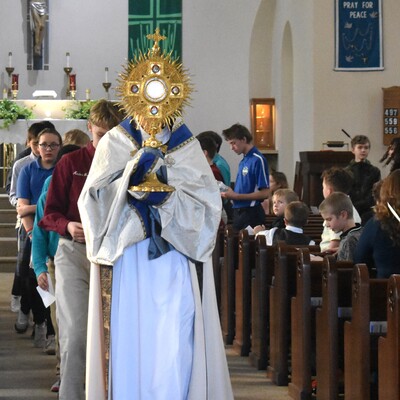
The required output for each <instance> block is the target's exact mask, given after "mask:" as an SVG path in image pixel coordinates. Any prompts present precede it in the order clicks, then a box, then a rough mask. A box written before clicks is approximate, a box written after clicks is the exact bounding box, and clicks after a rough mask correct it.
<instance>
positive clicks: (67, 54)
mask: <svg viewBox="0 0 400 400" xmlns="http://www.w3.org/2000/svg"><path fill="white" fill-rule="evenodd" d="M65 55H66V56H67V68H69V53H68V52H67V53H66V54H65Z"/></svg>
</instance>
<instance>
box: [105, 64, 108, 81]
mask: <svg viewBox="0 0 400 400" xmlns="http://www.w3.org/2000/svg"><path fill="white" fill-rule="evenodd" d="M104 70H105V74H106V77H105V79H106V80H105V81H104V82H106V83H108V67H106V68H105V69H104Z"/></svg>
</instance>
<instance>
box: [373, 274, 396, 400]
mask: <svg viewBox="0 0 400 400" xmlns="http://www.w3.org/2000/svg"><path fill="white" fill-rule="evenodd" d="M378 377H379V379H378V382H379V400H393V399H396V400H397V399H399V398H400V275H392V276H391V277H390V278H389V282H388V289H387V333H386V337H385V338H384V337H380V338H379V343H378Z"/></svg>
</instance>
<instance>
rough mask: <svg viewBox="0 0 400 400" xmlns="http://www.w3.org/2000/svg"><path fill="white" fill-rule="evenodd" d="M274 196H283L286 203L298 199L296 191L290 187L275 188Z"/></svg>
mask: <svg viewBox="0 0 400 400" xmlns="http://www.w3.org/2000/svg"><path fill="white" fill-rule="evenodd" d="M274 197H283V198H284V199H285V201H286V203H288V204H289V203H291V202H292V201H299V196H298V195H297V193H296V192H295V191H293V190H291V189H278V190H275V192H274V194H273V195H272V198H274Z"/></svg>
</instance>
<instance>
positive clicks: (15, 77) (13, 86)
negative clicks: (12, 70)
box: [11, 74, 19, 90]
mask: <svg viewBox="0 0 400 400" xmlns="http://www.w3.org/2000/svg"><path fill="white" fill-rule="evenodd" d="M18 78H19V75H18V74H12V75H11V89H12V90H18Z"/></svg>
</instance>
